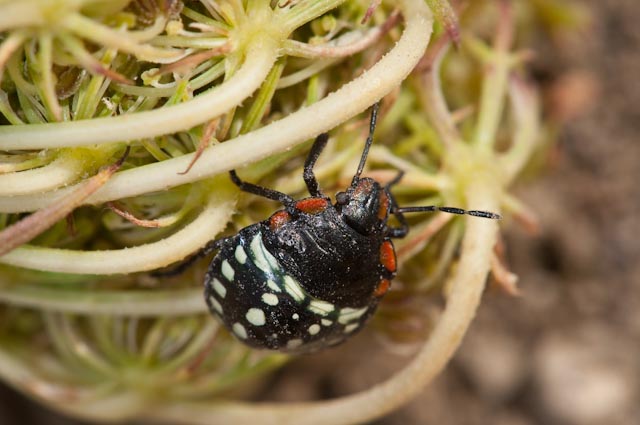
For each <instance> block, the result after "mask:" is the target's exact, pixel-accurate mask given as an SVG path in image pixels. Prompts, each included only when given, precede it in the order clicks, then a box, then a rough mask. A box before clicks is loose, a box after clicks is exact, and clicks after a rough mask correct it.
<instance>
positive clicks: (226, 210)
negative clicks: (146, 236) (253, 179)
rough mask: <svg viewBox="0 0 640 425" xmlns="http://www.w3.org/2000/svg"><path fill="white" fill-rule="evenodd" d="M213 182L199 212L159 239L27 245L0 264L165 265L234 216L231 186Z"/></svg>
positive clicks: (101, 268)
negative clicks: (111, 244) (98, 246)
mask: <svg viewBox="0 0 640 425" xmlns="http://www.w3.org/2000/svg"><path fill="white" fill-rule="evenodd" d="M225 178H226V176H225ZM210 184H212V185H213V186H212V187H215V188H216V190H215V191H214V190H211V189H210V188H209V190H208V193H209V195H208V199H207V201H206V204H205V206H204V207H203V210H202V212H201V213H200V215H198V217H197V218H196V219H194V220H193V221H192V222H191V223H189V224H188V225H186V226H185V227H183V228H182V229H180V230H179V231H177V232H176V233H174V234H172V235H171V236H168V237H166V238H164V239H162V240H160V241H157V242H154V243H149V244H145V245H140V246H136V247H131V248H123V249H117V250H109V251H75V250H69V249H57V248H43V247H36V246H30V245H24V246H21V247H20V248H17V249H15V250H13V251H12V252H10V253H8V254H7V255H5V256H3V257H0V263H4V264H9V265H13V266H18V267H25V268H31V269H37V270H44V271H52V272H62V273H77V274H99V275H113V274H124V273H133V272H139V271H147V270H155V269H158V268H161V267H164V266H166V265H168V264H170V263H173V262H176V261H179V260H182V259H183V258H185V257H186V256H188V255H190V254H191V253H192V252H195V251H197V250H198V249H199V248H200V247H202V246H204V244H206V243H207V242H208V241H209V240H211V239H212V238H214V237H215V235H217V234H218V233H219V232H220V231H221V230H222V229H224V227H225V226H226V223H227V222H228V221H229V219H230V218H231V214H232V213H233V211H234V207H235V191H234V190H230V185H229V184H228V183H226V181H224V180H221V179H220V178H218V179H215V180H214V181H213V182H210ZM207 187H208V186H207Z"/></svg>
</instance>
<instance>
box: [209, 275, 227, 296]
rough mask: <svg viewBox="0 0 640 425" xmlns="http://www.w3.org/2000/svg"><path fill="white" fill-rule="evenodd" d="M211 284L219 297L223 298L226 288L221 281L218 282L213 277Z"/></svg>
mask: <svg viewBox="0 0 640 425" xmlns="http://www.w3.org/2000/svg"><path fill="white" fill-rule="evenodd" d="M212 286H213V290H214V291H216V292H217V293H218V295H220V297H221V298H224V297H225V295H227V288H225V287H224V285H223V284H222V282H220V281H219V280H218V279H216V278H215V277H214V278H213V283H212Z"/></svg>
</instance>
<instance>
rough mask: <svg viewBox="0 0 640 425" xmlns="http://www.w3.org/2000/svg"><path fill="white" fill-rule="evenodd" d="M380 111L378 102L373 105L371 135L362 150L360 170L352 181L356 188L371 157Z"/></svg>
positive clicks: (370, 123) (370, 124)
mask: <svg viewBox="0 0 640 425" xmlns="http://www.w3.org/2000/svg"><path fill="white" fill-rule="evenodd" d="M378 109H380V102H376V103H374V104H373V108H372V109H371V121H369V135H368V136H367V141H366V142H365V143H364V149H363V150H362V156H361V157H360V164H358V169H357V170H356V173H355V174H354V175H353V180H352V181H351V186H355V185H356V183H357V182H358V179H360V174H362V170H363V169H364V164H365V162H367V156H369V149H370V148H371V144H372V143H373V132H374V131H375V129H376V122H377V120H378Z"/></svg>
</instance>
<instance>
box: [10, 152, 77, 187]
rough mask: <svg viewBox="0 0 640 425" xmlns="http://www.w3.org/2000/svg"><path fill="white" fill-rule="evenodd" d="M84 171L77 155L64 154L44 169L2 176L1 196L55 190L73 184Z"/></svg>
mask: <svg viewBox="0 0 640 425" xmlns="http://www.w3.org/2000/svg"><path fill="white" fill-rule="evenodd" d="M84 171H85V168H84V165H83V164H82V162H80V161H78V158H77V156H76V155H73V154H71V152H62V153H60V155H58V157H57V158H56V159H54V160H53V161H52V162H50V163H49V164H47V165H45V166H43V167H40V168H34V169H31V170H26V171H19V172H13V173H7V174H2V175H0V196H15V195H23V194H27V193H34V194H40V193H42V192H46V191H49V190H54V189H57V188H58V187H62V186H66V185H68V184H70V183H73V182H74V181H75V180H76V179H78V178H79V177H80V176H81V174H82V173H83V172H84ZM87 171H88V170H87Z"/></svg>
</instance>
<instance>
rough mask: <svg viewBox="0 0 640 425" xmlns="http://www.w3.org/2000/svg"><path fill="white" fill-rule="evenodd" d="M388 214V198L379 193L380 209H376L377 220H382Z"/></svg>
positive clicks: (384, 194)
mask: <svg viewBox="0 0 640 425" xmlns="http://www.w3.org/2000/svg"><path fill="white" fill-rule="evenodd" d="M388 214H389V197H388V196H387V194H386V193H384V192H381V193H380V207H379V208H378V218H379V219H380V220H384V219H385V218H387V215H388Z"/></svg>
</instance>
